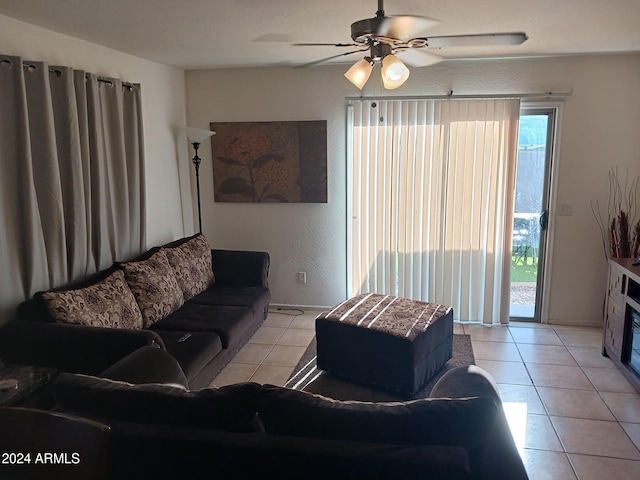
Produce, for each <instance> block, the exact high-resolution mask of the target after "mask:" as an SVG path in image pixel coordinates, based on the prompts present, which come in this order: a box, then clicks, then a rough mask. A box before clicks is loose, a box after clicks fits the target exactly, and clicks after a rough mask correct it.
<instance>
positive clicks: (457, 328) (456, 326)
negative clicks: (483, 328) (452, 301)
mask: <svg viewBox="0 0 640 480" xmlns="http://www.w3.org/2000/svg"><path fill="white" fill-rule="evenodd" d="M453 333H454V334H456V335H464V327H463V326H462V324H461V323H460V322H453Z"/></svg>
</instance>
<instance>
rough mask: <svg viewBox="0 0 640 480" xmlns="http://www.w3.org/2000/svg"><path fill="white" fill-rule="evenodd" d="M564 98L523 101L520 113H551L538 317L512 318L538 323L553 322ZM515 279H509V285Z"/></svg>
mask: <svg viewBox="0 0 640 480" xmlns="http://www.w3.org/2000/svg"><path fill="white" fill-rule="evenodd" d="M563 105H564V102H561V101H552V102H545V101H531V102H526V101H523V102H522V103H521V106H520V115H521V116H522V115H535V114H536V113H538V114H547V115H549V119H550V121H549V124H548V131H547V139H550V141H547V154H546V155H547V158H548V161H547V162H546V164H545V186H544V191H543V206H544V205H546V209H547V211H548V221H547V229H546V230H545V231H544V232H541V235H540V249H539V252H538V259H539V260H538V278H537V283H536V305H535V307H534V318H533V319H529V318H523V317H510V318H509V320H510V321H512V320H513V321H514V322H517V321H533V322H535V323H541V324H547V323H549V289H547V288H545V285H549V284H550V280H551V274H552V268H551V267H552V265H553V261H552V260H553V244H554V242H553V240H554V238H555V223H556V222H555V217H556V214H555V212H556V205H557V185H558V179H557V171H558V163H559V159H560V126H561V125H562V107H563ZM510 284H511V279H509V287H510Z"/></svg>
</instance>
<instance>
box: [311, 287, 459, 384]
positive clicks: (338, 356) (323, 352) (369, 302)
mask: <svg viewBox="0 0 640 480" xmlns="http://www.w3.org/2000/svg"><path fill="white" fill-rule="evenodd" d="M316 340H317V345H318V358H317V365H318V368H319V369H320V370H325V371H327V372H330V373H332V374H335V375H337V376H341V377H345V378H349V379H351V380H355V381H358V382H363V383H367V384H370V385H375V386H378V387H381V388H384V389H387V390H395V391H399V392H402V393H411V394H413V393H415V392H417V391H418V390H419V389H420V387H422V385H423V384H424V383H425V382H426V381H428V380H429V379H430V378H431V377H432V376H433V375H434V374H435V373H436V372H437V371H438V370H439V369H440V368H441V367H442V366H443V365H444V364H445V363H446V362H447V361H448V360H449V359H450V358H451V355H452V352H453V311H452V309H451V308H450V307H447V306H444V305H438V304H434V303H426V302H418V301H415V300H409V299H406V298H400V297H392V296H388V295H379V294H364V295H359V296H356V297H353V298H350V299H349V300H346V301H345V302H343V303H341V304H340V305H337V306H336V307H334V308H333V309H331V310H328V311H326V312H323V313H321V314H320V315H319V316H318V317H317V318H316Z"/></svg>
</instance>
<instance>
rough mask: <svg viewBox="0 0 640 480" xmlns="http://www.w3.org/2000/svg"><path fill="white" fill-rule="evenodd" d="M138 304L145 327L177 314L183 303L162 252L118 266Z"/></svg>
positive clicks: (180, 291)
mask: <svg viewBox="0 0 640 480" xmlns="http://www.w3.org/2000/svg"><path fill="white" fill-rule="evenodd" d="M120 267H121V268H122V270H124V276H125V278H126V280H127V283H128V284H129V288H131V291H132V292H133V296H134V297H135V298H136V301H137V302H138V306H139V307H140V311H141V312H142V319H143V322H144V326H145V327H149V326H150V325H152V324H153V323H155V322H157V321H158V320H161V319H163V318H164V317H166V316H167V315H169V314H170V313H172V312H174V311H176V310H177V309H178V308H180V307H181V306H182V304H183V303H184V300H183V297H182V290H180V287H179V286H178V282H177V281H176V277H175V275H174V274H173V269H172V268H171V265H169V261H168V260H167V256H166V255H165V253H164V252H163V251H162V250H159V251H158V252H156V253H154V254H153V255H152V256H151V257H149V258H148V259H146V260H142V261H139V262H126V263H123V264H122V265H121V266H120Z"/></svg>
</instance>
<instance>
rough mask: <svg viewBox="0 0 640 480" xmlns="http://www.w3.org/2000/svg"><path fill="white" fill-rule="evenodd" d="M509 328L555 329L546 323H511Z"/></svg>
mask: <svg viewBox="0 0 640 480" xmlns="http://www.w3.org/2000/svg"><path fill="white" fill-rule="evenodd" d="M509 328H553V327H552V326H551V325H549V324H546V323H536V322H509Z"/></svg>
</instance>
